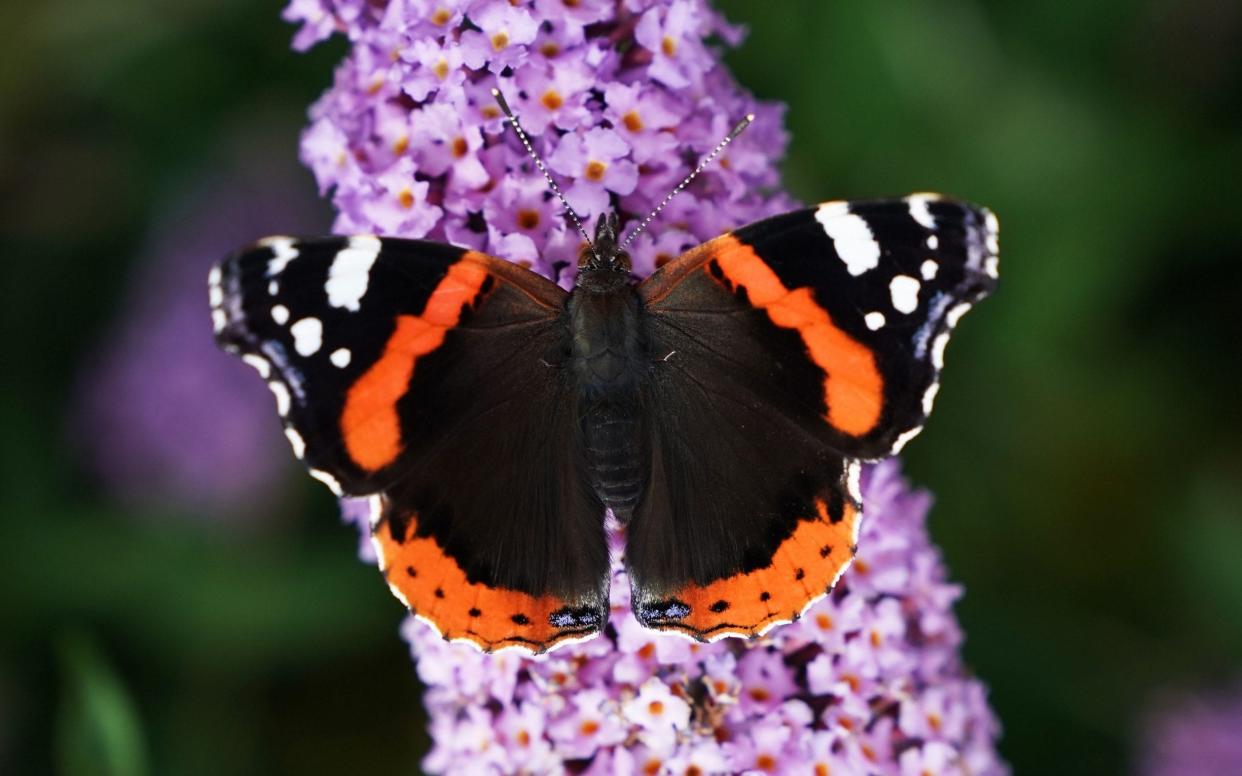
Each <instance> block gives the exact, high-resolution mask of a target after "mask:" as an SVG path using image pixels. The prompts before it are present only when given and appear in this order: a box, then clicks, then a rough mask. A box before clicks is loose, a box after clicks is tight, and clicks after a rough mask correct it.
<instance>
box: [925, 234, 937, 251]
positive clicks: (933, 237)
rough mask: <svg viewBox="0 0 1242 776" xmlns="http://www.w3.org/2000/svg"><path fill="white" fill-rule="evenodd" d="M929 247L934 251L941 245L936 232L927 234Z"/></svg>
mask: <svg viewBox="0 0 1242 776" xmlns="http://www.w3.org/2000/svg"><path fill="white" fill-rule="evenodd" d="M927 247H928V248H931V249H932V250H933V251H934V250H936V249H938V248H939V247H940V238H939V237H937V236H936V235H934V234H929V235H927Z"/></svg>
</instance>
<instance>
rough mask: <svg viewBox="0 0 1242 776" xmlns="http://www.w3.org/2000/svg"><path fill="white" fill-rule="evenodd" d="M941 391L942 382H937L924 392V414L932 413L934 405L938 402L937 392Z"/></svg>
mask: <svg viewBox="0 0 1242 776" xmlns="http://www.w3.org/2000/svg"><path fill="white" fill-rule="evenodd" d="M939 392H940V383H938V382H935V383H932V384H931V385H929V386H927V390H926V391H924V392H923V414H924V415H930V414H931V411H932V405H933V404H935V402H936V394H937V393H939Z"/></svg>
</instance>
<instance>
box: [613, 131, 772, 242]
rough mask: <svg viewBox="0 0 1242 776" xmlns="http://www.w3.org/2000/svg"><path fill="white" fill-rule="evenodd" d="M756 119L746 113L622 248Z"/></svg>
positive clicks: (640, 232) (631, 234)
mask: <svg viewBox="0 0 1242 776" xmlns="http://www.w3.org/2000/svg"><path fill="white" fill-rule="evenodd" d="M754 120H755V114H753V113H748V114H746V118H744V119H742V120H741V121H739V122H738V123H737V126H736V127H734V128H733V131H732V132H730V133H729V134H728V135H726V136H725V139H724V140H721V141H720V142H719V143H717V144H716V147H715V148H713V149H712V152H711V153H710V154H708V155H707V156H704V157H703V159H702V160H701V161H700V162H699V166H698V167H695V168H694V172H692V173H690V174H689V175H687V176H686V179H685V180H683V181H682V182H681V183H678V184H677V187H676V188H674V189H673V190H672V191H670V192H669V193H668V196H667V197H665V198H664V201H662V202H661V203H660V204H658V205H656V207H655V210H652V211H651V212H650V213H649V214H647V217H646V218H644V219H643V221H642V223H641V224H639V225H638V228H636V229H635V230H634V231H632V232H630V234H629V236H628V237H626V238H625V240H623V241H622V242H621V245H620V248H625V246H627V245H629V244H630V240H633V239H634V238H635V237H637V236H638V235H640V234H642V232H643V230H645V229H646V228H647V225H648V224H650V223H651V221H652V219H654V218H655V217H656V216H658V215H659V214H660V211H661V210H663V209H664V207H665V206H666V205H667V204H668V203H669V202H672V201H673V197H675V196H677V195H678V194H680V193H681V192H682V191H683V190H684V189H685V188H686V186H689V185H690V181H692V180H694V179H695V178H697V177H698V176H699V173H701V172H703V171H704V170H706V169H707V165H709V164H711V163H712V160H713V159H715V158H716V156H717V155H719V153H720V152H721V151H723V150H724V149H725V146H727V145H729V144H730V143H732V142H733V141H734V140H735V139H736V138H737V136H738V135H740V134H742V133H743V132H745V131H746V128H747V127H749V126H750V124H751V122H752V121H754Z"/></svg>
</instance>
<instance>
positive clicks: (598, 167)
mask: <svg viewBox="0 0 1242 776" xmlns="http://www.w3.org/2000/svg"><path fill="white" fill-rule="evenodd" d="M607 169H608V165H606V164H604V163H603V162H597V161H595V160H594V159H592V160H591V161H589V162H587V166H586V170H585V171H584V172H583V175H585V176H586V179H587V180H589V181H592V182H594V183H599V182H600V181H602V180H603V179H604V172H605V171H606V170H607Z"/></svg>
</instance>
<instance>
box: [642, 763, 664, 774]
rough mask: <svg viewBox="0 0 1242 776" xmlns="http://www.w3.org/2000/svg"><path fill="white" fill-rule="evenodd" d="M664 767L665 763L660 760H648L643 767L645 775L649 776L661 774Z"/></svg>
mask: <svg viewBox="0 0 1242 776" xmlns="http://www.w3.org/2000/svg"><path fill="white" fill-rule="evenodd" d="M663 765H664V763H662V762H660V761H659V760H648V761H647V763H646V764H645V765H644V766H643V773H645V774H647V776H656V774H657V773H659V772H660V768H661V767H662V766H663Z"/></svg>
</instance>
